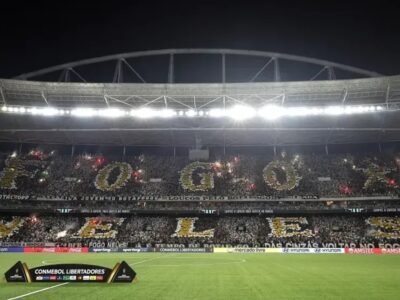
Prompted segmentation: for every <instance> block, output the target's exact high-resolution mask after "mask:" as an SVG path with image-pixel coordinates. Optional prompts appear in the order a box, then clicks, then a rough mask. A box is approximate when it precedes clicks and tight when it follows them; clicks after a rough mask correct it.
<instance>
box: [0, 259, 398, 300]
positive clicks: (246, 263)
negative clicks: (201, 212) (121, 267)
mask: <svg viewBox="0 0 400 300" xmlns="http://www.w3.org/2000/svg"><path fill="white" fill-rule="evenodd" d="M18 260H21V261H23V262H26V263H27V264H28V267H29V268H32V267H35V266H38V265H41V264H43V263H45V264H53V263H89V264H97V265H104V266H108V267H113V266H114V265H115V263H116V262H118V261H122V260H125V261H127V262H128V263H129V264H131V265H132V267H133V269H134V270H135V271H136V272H137V274H138V275H137V280H136V281H134V283H132V284H99V283H96V284H91V283H84V284H82V283H80V284H77V283H75V284H74V283H69V284H66V285H63V286H59V287H56V288H53V289H49V290H46V291H43V292H40V293H37V294H33V295H31V296H27V297H23V298H19V299H40V300H44V299H51V300H57V299H62V300H66V299H74V300H80V299H85V300H86V299H101V300H109V299H118V300H121V299H124V300H125V299H146V300H147V299H157V300H161V299H171V300H179V299H185V300H186V299H199V300H200V299H202V300H203V299H204V300H206V299H207V300H209V299H232V300H233V299H237V300H254V299H274V300H276V299H364V300H365V299H400V256H396V255H380V256H375V255H336V254H329V255H307V254H286V255H283V254H226V253H224V254H222V253H221V254H212V253H211V254H186V253H185V254H182V253H179V254H175V253H174V254H163V253H129V254H110V253H103V254H7V253H4V254H1V255H0V273H1V274H4V272H5V271H6V270H7V269H8V268H10V267H11V266H12V265H13V264H14V263H15V262H16V261H18ZM56 284H57V283H52V284H50V283H31V284H25V283H24V284H22V283H20V284H15V283H14V284H11V283H7V282H5V279H4V276H2V280H1V282H0V299H1V300H3V299H10V298H14V297H17V296H21V295H24V294H27V293H30V292H33V291H37V290H41V289H44V288H46V287H49V286H52V285H56Z"/></svg>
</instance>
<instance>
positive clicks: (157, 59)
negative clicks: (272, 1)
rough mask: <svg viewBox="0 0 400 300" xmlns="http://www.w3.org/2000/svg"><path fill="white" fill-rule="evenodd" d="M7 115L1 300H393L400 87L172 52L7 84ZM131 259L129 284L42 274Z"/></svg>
mask: <svg viewBox="0 0 400 300" xmlns="http://www.w3.org/2000/svg"><path fill="white" fill-rule="evenodd" d="M0 102H1V103H0V151H1V152H0V154H1V156H0V170H1V172H0V192H1V193H0V252H1V254H0V273H2V274H6V275H5V278H3V279H2V280H1V281H0V298H1V299H10V300H11V299H22V298H24V299H25V298H27V299H61V298H66V299H72V298H79V299H99V298H101V297H107V298H110V299H122V298H128V299H129V298H133V297H136V298H139V299H187V298H190V299H210V298H211V299H384V298H385V299H396V298H398V294H399V288H398V279H399V278H400V270H399V268H398V267H397V266H398V262H399V256H398V254H400V216H399V214H400V199H399V193H400V175H399V174H400V173H399V168H400V149H399V145H400V144H399V142H400V127H399V121H398V120H399V117H400V112H399V104H400V76H385V75H382V74H379V73H376V72H373V71H370V70H364V69H361V68H357V67H353V66H348V65H343V64H340V63H335V62H331V61H325V60H320V59H315V58H308V57H302V56H295V55H290V54H282V53H272V52H262V51H251V50H232V49H164V50H151V51H141V52H132V53H122V54H117V55H109V56H105V57H97V58H91V59H86V60H81V61H77V62H72V63H66V64H63V65H58V66H54V67H50V68H46V69H42V70H39V71H34V72H31V73H25V74H21V75H19V76H17V77H15V78H12V79H1V80H0ZM122 261H124V262H125V263H126V264H127V265H129V266H130V267H131V268H133V270H134V272H136V277H135V276H133V277H134V280H133V278H130V279H132V280H133V283H130V284H121V285H120V284H116V283H115V284H114V283H110V284H109V285H108V284H104V282H103V281H106V277H103V276H75V275H74V276H43V274H51V275H52V273H45V272H47V271H48V272H50V271H49V270H50V269H45V266H47V265H49V266H60V265H61V264H82V265H83V266H84V265H85V264H92V265H96V266H105V267H106V268H110V270H111V269H112V268H113V266H114V265H115V264H116V263H120V262H122ZM17 262H22V263H26V264H21V267H16V268H17V269H15V270H17V271H16V273H15V272H14V271H13V268H12V267H13V266H14V265H15V264H16V263H17ZM28 267H29V268H31V269H28ZM10 268H11V269H10ZM32 268H33V269H32ZM60 268H61V267H60ZM118 268H119V267H115V268H114V269H112V272H111V271H110V272H111V275H110V276H111V277H110V278H114V279H115V278H119V277H120V276H123V275H118V274H119V273H118V272H119V270H120V269H118ZM126 268H129V267H128V266H126ZM9 269H10V271H11V273H12V274H13V275H10V276H9V275H7V274H8V273H9V272H10V271H7V270H9ZM38 269H39V271H37V270H38ZM33 270H36V271H33ZM45 270H47V271H45ZM107 270H108V269H107ZM121 270H122V269H121ZM123 270H124V271H123V272H125V267H124V269H123ZM69 271H71V270H69ZM114 271H115V272H114ZM13 272H14V273H13ZM106 272H108V271H106ZM21 273H22V274H24V275H23V276H22V275H20V274H21ZM59 274H61V273H59ZM62 274H66V273H62ZM67 274H68V273H67ZM70 274H72V273H70ZM107 274H108V273H107ZM121 274H122V273H121ZM124 274H125V273H124ZM13 276H14V277H13ZM113 276H114V277H113ZM124 276H128V275H124ZM85 277H86V278H85ZM122 278H123V277H122ZM132 280H130V281H132ZM20 281H21V282H20ZM22 281H23V282H22ZM111 281H112V279H110V280H109V281H108V282H111Z"/></svg>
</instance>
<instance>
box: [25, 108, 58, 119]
mask: <svg viewBox="0 0 400 300" xmlns="http://www.w3.org/2000/svg"><path fill="white" fill-rule="evenodd" d="M30 112H31V114H32V115H40V116H46V117H52V116H56V115H58V110H57V109H56V108H53V107H32V109H31V111H30Z"/></svg>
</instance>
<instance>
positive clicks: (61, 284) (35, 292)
mask: <svg viewBox="0 0 400 300" xmlns="http://www.w3.org/2000/svg"><path fill="white" fill-rule="evenodd" d="M68 283H69V282H64V283H60V284H56V285H53V286H49V287H47V288H44V289H41V290H37V291H34V292H30V293H27V294H24V295H21V296H17V297H13V298H8V299H7V300H15V299H21V298H23V297H26V296H30V295H33V294H37V293H41V292H44V291H47V290H51V289H54V288H56V287H59V286H63V285H66V284H68Z"/></svg>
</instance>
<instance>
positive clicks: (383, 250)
mask: <svg viewBox="0 0 400 300" xmlns="http://www.w3.org/2000/svg"><path fill="white" fill-rule="evenodd" d="M89 252H91V253H138V252H163V253H280V254H400V248H250V247H226V248H219V247H215V248H168V247H165V248H159V247H155V248H152V247H150V248H89V247H80V248H73V247H0V253H89Z"/></svg>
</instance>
